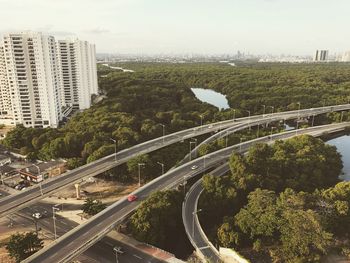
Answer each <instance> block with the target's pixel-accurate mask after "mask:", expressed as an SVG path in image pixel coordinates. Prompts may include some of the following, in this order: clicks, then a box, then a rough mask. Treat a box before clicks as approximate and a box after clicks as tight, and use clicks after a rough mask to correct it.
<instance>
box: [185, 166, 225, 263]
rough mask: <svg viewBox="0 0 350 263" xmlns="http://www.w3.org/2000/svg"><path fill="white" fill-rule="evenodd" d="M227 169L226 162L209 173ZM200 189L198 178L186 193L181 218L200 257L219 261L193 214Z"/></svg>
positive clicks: (215, 262)
mask: <svg viewBox="0 0 350 263" xmlns="http://www.w3.org/2000/svg"><path fill="white" fill-rule="evenodd" d="M229 169H230V168H229V166H228V164H227V163H225V164H223V165H221V166H219V167H218V168H217V169H215V170H214V171H212V172H210V174H212V175H216V176H220V175H223V174H225V173H227V171H229ZM202 191H203V186H202V179H199V180H198V181H197V182H196V183H195V184H193V185H192V187H191V189H190V190H189V191H188V193H187V195H186V198H185V200H184V203H183V206H182V220H183V223H184V226H185V230H186V234H187V236H188V238H189V240H190V241H191V243H192V245H193V247H194V248H196V251H197V253H198V254H199V255H201V256H202V259H203V260H204V259H205V260H208V261H209V262H211V263H220V262H221V259H220V257H219V252H218V251H217V250H216V248H215V247H214V246H213V245H212V244H211V243H210V241H209V240H208V239H207V237H206V235H205V233H204V231H203V230H202V228H201V225H200V223H199V220H198V216H197V214H194V211H197V205H198V199H199V196H200V194H201V193H202Z"/></svg>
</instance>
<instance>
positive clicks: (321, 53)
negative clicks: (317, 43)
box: [314, 50, 328, 61]
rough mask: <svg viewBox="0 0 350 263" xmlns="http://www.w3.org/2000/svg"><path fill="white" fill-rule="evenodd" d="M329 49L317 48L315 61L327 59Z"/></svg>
mask: <svg viewBox="0 0 350 263" xmlns="http://www.w3.org/2000/svg"><path fill="white" fill-rule="evenodd" d="M327 60H328V50H316V53H315V57H314V61H327Z"/></svg>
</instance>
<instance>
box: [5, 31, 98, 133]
mask: <svg viewBox="0 0 350 263" xmlns="http://www.w3.org/2000/svg"><path fill="white" fill-rule="evenodd" d="M64 43H66V45H65V44H64ZM97 93H98V87H97V71H96V58H95V47H94V46H93V45H90V44H89V43H88V42H86V41H79V40H74V41H59V42H56V41H55V38H54V37H53V36H47V35H43V34H41V33H37V32H21V33H8V34H5V35H4V37H3V44H2V45H0V124H13V125H16V124H23V125H24V126H25V127H43V128H45V127H57V126H58V125H59V122H60V120H62V117H63V113H62V111H63V110H64V107H72V108H73V107H74V108H76V109H86V108H88V107H90V105H91V95H92V94H97Z"/></svg>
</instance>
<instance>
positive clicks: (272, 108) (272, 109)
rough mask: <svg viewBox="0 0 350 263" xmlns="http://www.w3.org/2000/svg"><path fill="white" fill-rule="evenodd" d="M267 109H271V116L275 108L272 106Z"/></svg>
mask: <svg viewBox="0 0 350 263" xmlns="http://www.w3.org/2000/svg"><path fill="white" fill-rule="evenodd" d="M268 108H271V114H273V112H274V110H275V107H274V106H268Z"/></svg>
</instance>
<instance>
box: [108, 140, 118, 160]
mask: <svg viewBox="0 0 350 263" xmlns="http://www.w3.org/2000/svg"><path fill="white" fill-rule="evenodd" d="M109 139H111V141H113V142H114V160H115V161H117V140H114V139H112V138H109Z"/></svg>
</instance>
